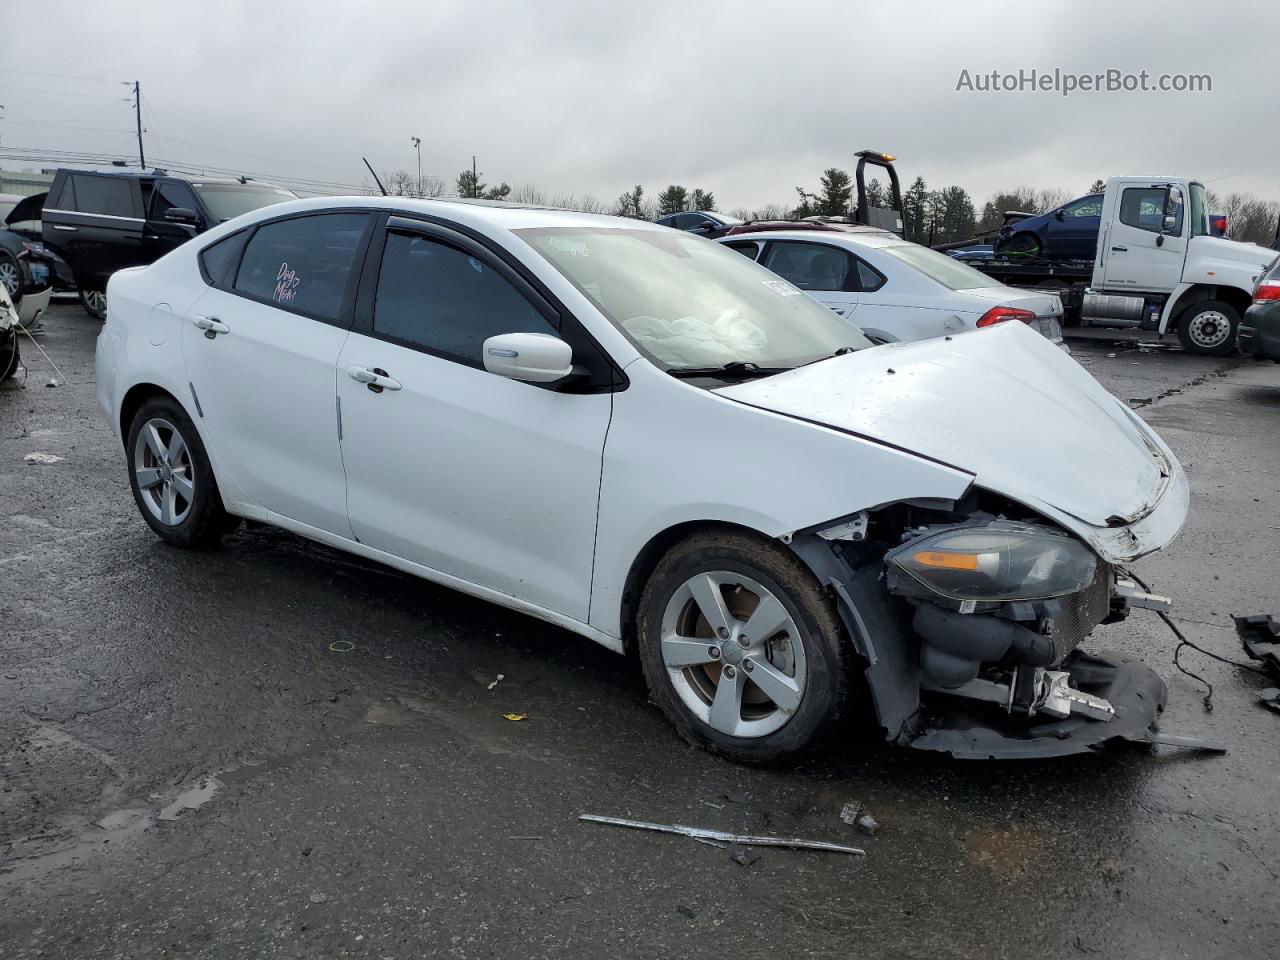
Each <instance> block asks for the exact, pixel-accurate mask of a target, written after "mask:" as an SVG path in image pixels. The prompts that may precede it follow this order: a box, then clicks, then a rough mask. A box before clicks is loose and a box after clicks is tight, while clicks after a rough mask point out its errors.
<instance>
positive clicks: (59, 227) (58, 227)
mask: <svg viewBox="0 0 1280 960" xmlns="http://www.w3.org/2000/svg"><path fill="white" fill-rule="evenodd" d="M53 229H55V230H66V231H67V232H68V233H75V232H76V231H78V230H79V229H80V228H79V227H68V226H67V225H66V224H64V223H55V224H53Z"/></svg>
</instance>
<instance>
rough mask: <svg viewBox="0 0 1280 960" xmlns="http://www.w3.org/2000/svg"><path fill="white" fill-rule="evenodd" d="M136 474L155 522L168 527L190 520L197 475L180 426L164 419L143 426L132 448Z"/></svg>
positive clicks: (143, 498) (143, 497) (157, 419)
mask: <svg viewBox="0 0 1280 960" xmlns="http://www.w3.org/2000/svg"><path fill="white" fill-rule="evenodd" d="M133 473H134V476H135V477H136V478H137V481H138V490H139V491H140V492H141V494H142V502H143V503H144V504H146V507H147V510H149V511H150V513H151V515H152V516H153V517H155V519H157V520H159V521H160V522H161V523H163V524H164V525H165V526H167V527H176V526H178V525H179V524H180V523H182V521H183V520H185V519H187V514H189V513H190V512H191V502H192V500H193V499H194V497H195V479H196V473H195V465H194V464H193V463H192V461H191V450H190V448H189V447H188V446H187V441H186V440H185V439H184V438H183V436H182V434H181V433H179V432H178V428H177V427H175V426H174V425H173V424H172V423H170V422H169V421H168V420H165V419H164V418H163V417H153V418H152V419H150V420H148V421H147V422H146V423H145V424H143V426H142V429H141V430H140V431H138V439H137V440H136V441H135V442H134V445H133Z"/></svg>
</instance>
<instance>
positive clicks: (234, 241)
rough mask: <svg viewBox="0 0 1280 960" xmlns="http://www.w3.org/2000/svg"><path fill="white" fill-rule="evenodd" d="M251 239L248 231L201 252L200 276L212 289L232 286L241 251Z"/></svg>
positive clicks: (233, 235) (220, 241) (225, 239)
mask: <svg viewBox="0 0 1280 960" xmlns="http://www.w3.org/2000/svg"><path fill="white" fill-rule="evenodd" d="M248 238H249V231H248V230H241V231H240V232H239V233H233V234H232V235H231V236H229V237H223V238H222V239H221V240H219V241H218V242H217V243H212V244H210V245H209V246H207V247H205V248H204V249H203V250H201V251H200V274H201V276H203V277H204V282H205V283H207V284H209V285H210V286H211V287H226V286H229V285H230V281H231V274H232V272H233V271H234V270H235V267H236V264H237V263H239V262H240V251H241V250H243V249H244V242H245V240H247V239H248Z"/></svg>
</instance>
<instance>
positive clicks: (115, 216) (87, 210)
mask: <svg viewBox="0 0 1280 960" xmlns="http://www.w3.org/2000/svg"><path fill="white" fill-rule="evenodd" d="M295 199H297V194H295V193H293V192H292V191H289V190H285V189H284V188H283V187H276V186H273V185H271V184H268V183H261V182H257V181H253V180H248V179H245V178H240V179H237V180H228V179H218V178H212V177H187V176H181V175H177V174H171V173H168V172H167V171H164V170H159V169H157V170H152V171H150V172H141V171H128V172H125V171H116V172H106V173H104V172H100V171H92V170H59V171H58V173H57V175H56V176H55V177H54V178H53V185H52V186H51V187H50V188H49V196H48V198H47V199H46V200H45V204H44V214H43V230H42V235H43V237H44V243H45V246H46V247H48V248H49V249H50V250H52V251H54V252H55V253H57V254H58V255H59V256H61V257H62V259H64V260H66V261H67V263H68V264H70V265H71V270H72V272H73V273H74V274H75V280H76V286H77V287H79V289H80V303H81V304H83V305H84V308H85V310H87V311H88V312H89V313H90V314H91V315H93V316H95V317H97V318H98V319H102V318H103V317H105V316H106V315H107V294H106V290H107V279H108V278H109V277H110V276H111V274H113V273H114V272H115V271H117V270H120V269H122V268H124V267H137V266H143V265H145V264H148V263H151V262H152V261H154V260H158V259H160V257H162V256H164V255H165V254H166V253H168V252H169V251H170V250H172V249H173V248H174V247H176V246H178V245H179V244H182V243H185V242H186V241H187V240H190V239H191V238H192V237H194V236H195V235H196V234H198V233H200V232H201V231H204V230H208V229H209V228H210V227H212V226H215V225H217V224H219V223H221V222H222V221H224V220H230V219H231V218H232V217H238V216H240V214H242V213H248V212H249V211H250V210H257V209H258V208H259V207H265V206H268V205H269V204H273V203H280V202H282V201H284V200H295Z"/></svg>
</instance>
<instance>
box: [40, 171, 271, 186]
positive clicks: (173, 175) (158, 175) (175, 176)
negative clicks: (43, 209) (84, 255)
mask: <svg viewBox="0 0 1280 960" xmlns="http://www.w3.org/2000/svg"><path fill="white" fill-rule="evenodd" d="M58 172H59V173H89V174H93V175H95V176H99V177H123V178H128V179H132V180H141V179H144V178H145V179H148V180H155V179H166V180H183V181H185V182H187V183H239V184H244V185H246V186H260V187H274V188H277V189H279V188H280V185H279V184H276V183H272V182H271V181H270V180H255V179H254V178H253V177H245V178H244V179H243V180H242V179H240V178H239V177H205V176H199V175H197V174H194V173H178V172H176V171H173V170H165V169H164V168H162V167H154V168H152V169H150V170H116V169H111V170H85V169H81V168H79V167H60V168H59V169H58Z"/></svg>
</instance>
